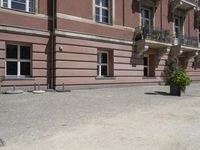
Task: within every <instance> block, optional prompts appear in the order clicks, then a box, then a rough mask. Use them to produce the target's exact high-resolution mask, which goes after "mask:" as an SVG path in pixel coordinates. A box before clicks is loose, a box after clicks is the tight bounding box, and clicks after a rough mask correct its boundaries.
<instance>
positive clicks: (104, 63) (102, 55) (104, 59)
mask: <svg viewBox="0 0 200 150" xmlns="http://www.w3.org/2000/svg"><path fill="white" fill-rule="evenodd" d="M108 62H109V53H108V52H106V51H98V53H97V76H103V77H104V76H108V75H109V65H108Z"/></svg>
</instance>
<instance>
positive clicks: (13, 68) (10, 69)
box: [6, 61, 17, 75]
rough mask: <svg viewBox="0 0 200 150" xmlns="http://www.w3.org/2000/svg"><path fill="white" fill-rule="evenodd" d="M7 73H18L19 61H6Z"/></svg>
mask: <svg viewBox="0 0 200 150" xmlns="http://www.w3.org/2000/svg"><path fill="white" fill-rule="evenodd" d="M6 71H7V75H17V62H9V61H7V62H6Z"/></svg>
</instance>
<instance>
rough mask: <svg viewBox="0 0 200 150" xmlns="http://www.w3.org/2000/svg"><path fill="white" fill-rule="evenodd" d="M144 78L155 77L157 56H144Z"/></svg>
mask: <svg viewBox="0 0 200 150" xmlns="http://www.w3.org/2000/svg"><path fill="white" fill-rule="evenodd" d="M143 59H144V77H154V76H155V66H156V62H155V55H153V54H149V55H145V56H144V58H143Z"/></svg>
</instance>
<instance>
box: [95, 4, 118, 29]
mask: <svg viewBox="0 0 200 150" xmlns="http://www.w3.org/2000/svg"><path fill="white" fill-rule="evenodd" d="M107 1H108V7H104V6H102V1H101V0H100V5H96V1H95V0H93V20H94V21H95V22H97V23H105V24H109V25H112V24H113V23H114V15H113V14H114V8H115V7H114V5H115V3H114V0H107ZM96 8H99V11H100V12H99V14H100V16H99V17H100V20H99V21H97V20H96ZM103 9H104V10H107V11H108V16H107V17H108V22H103V20H102V14H103V13H102V10H103Z"/></svg>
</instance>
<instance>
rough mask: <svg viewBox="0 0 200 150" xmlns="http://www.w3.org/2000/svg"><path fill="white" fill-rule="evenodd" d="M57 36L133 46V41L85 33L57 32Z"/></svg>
mask: <svg viewBox="0 0 200 150" xmlns="http://www.w3.org/2000/svg"><path fill="white" fill-rule="evenodd" d="M55 34H56V35H60V36H66V37H74V38H82V39H87V40H94V41H104V42H105V41H106V42H111V43H118V44H128V45H133V41H129V40H120V39H114V38H111V37H102V36H96V35H90V34H84V33H74V32H69V31H60V30H56V31H55Z"/></svg>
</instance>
